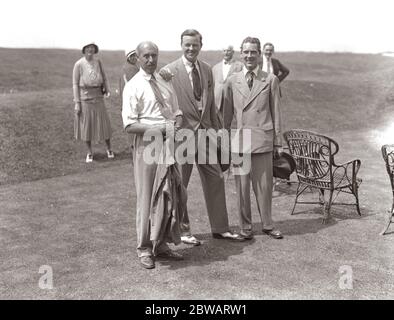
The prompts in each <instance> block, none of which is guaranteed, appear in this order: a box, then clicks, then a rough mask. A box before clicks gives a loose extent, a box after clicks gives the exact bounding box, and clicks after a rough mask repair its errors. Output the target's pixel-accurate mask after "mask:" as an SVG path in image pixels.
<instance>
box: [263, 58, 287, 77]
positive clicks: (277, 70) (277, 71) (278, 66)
mask: <svg viewBox="0 0 394 320" xmlns="http://www.w3.org/2000/svg"><path fill="white" fill-rule="evenodd" d="M263 61H264V60H263V59H261V66H262V65H263ZM271 63H272V68H273V69H274V70H273V71H274V75H276V76H277V77H278V79H279V82H282V81H283V80H284V79H285V78H286V77H287V76H288V75H289V73H290V70H289V69H287V68H286V67H285V66H284V65H283V64H282V63H281V62H280V61H279V60H278V59H275V58H271Z"/></svg>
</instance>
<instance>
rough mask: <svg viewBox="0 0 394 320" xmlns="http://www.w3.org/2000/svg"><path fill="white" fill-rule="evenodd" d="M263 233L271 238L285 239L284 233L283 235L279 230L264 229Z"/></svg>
mask: <svg viewBox="0 0 394 320" xmlns="http://www.w3.org/2000/svg"><path fill="white" fill-rule="evenodd" d="M263 232H264V233H265V234H267V235H269V236H270V237H271V238H274V239H283V235H282V233H281V232H280V231H279V230H275V229H272V230H264V229H263Z"/></svg>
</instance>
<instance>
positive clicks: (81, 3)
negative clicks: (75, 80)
mask: <svg viewBox="0 0 394 320" xmlns="http://www.w3.org/2000/svg"><path fill="white" fill-rule="evenodd" d="M393 9H394V1H393V0H373V1H371V0H329V1H328V0H324V1H323V0H272V1H264V0H246V1H243V0H237V1H235V0H228V1H224V0H199V1H194V2H193V1H190V0H189V1H188V0H167V1H165V0H147V1H144V0H139V1H135V0H128V1H126V0H106V1H103V0H96V1H92V0H67V1H64V0H61V1H60V0H52V1H49V0H33V1H30V0H2V1H1V19H0V30H2V31H1V33H0V47H30V48H31V47H33V48H41V47H48V48H53V47H55V48H74V49H80V48H81V47H82V46H83V45H84V44H86V43H90V42H95V43H96V44H98V45H99V47H100V49H107V50H125V49H129V48H135V47H136V46H137V45H138V43H140V42H141V41H145V40H150V41H153V42H155V43H156V44H157V45H158V46H159V49H161V50H179V49H180V34H181V33H182V32H183V31H184V30H185V29H188V28H193V29H197V30H198V31H199V32H200V33H201V34H202V36H203V49H205V50H220V49H222V48H223V47H224V46H226V45H229V44H232V45H234V47H236V48H238V47H239V46H240V44H241V42H242V40H243V39H244V38H245V37H247V36H253V37H258V38H259V39H260V41H261V42H262V43H264V42H272V43H274V45H275V50H276V51H327V52H332V51H346V52H357V53H379V52H386V51H394V18H393Z"/></svg>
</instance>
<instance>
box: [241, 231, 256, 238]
mask: <svg viewBox="0 0 394 320" xmlns="http://www.w3.org/2000/svg"><path fill="white" fill-rule="evenodd" d="M239 235H240V236H241V237H242V238H244V239H245V240H252V239H253V232H252V231H241V232H240V233H239Z"/></svg>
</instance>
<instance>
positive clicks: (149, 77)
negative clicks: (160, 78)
mask: <svg viewBox="0 0 394 320" xmlns="http://www.w3.org/2000/svg"><path fill="white" fill-rule="evenodd" d="M140 72H141V75H142V77H143V78H144V79H145V80H147V81H149V80H150V79H151V78H152V75H151V74H149V73H146V72H145V70H144V69H142V68H140ZM153 75H154V76H155V78H156V80H157V75H158V73H157V72H156V71H155V72H154V73H153Z"/></svg>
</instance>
